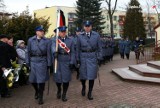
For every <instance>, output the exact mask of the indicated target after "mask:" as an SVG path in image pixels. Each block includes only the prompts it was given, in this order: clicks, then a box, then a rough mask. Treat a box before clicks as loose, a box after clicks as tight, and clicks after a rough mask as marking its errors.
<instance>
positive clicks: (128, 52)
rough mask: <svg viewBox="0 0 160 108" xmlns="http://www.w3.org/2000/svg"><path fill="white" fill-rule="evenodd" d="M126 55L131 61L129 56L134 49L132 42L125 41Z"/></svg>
mask: <svg viewBox="0 0 160 108" xmlns="http://www.w3.org/2000/svg"><path fill="white" fill-rule="evenodd" d="M124 47H125V48H124V53H125V54H126V57H127V59H129V55H130V50H131V48H132V44H131V41H130V40H125V41H124Z"/></svg>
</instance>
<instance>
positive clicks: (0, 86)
mask: <svg viewBox="0 0 160 108" xmlns="http://www.w3.org/2000/svg"><path fill="white" fill-rule="evenodd" d="M7 94H8V87H7V80H6V79H5V78H4V77H2V74H1V75H0V95H1V96H6V95H7Z"/></svg>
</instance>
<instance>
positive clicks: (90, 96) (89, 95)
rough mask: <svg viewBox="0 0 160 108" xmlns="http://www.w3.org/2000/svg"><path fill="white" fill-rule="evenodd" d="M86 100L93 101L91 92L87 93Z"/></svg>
mask: <svg viewBox="0 0 160 108" xmlns="http://www.w3.org/2000/svg"><path fill="white" fill-rule="evenodd" d="M88 99H89V100H93V97H92V93H91V92H88Z"/></svg>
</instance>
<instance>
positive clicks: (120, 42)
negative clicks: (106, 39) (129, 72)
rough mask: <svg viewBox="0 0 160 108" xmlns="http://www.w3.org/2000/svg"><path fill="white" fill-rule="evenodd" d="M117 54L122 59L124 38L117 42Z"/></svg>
mask: <svg viewBox="0 0 160 108" xmlns="http://www.w3.org/2000/svg"><path fill="white" fill-rule="evenodd" d="M118 48H119V53H120V56H121V58H122V59H124V48H125V47H124V38H123V37H121V40H119V42H118Z"/></svg>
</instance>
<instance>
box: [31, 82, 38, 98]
mask: <svg viewBox="0 0 160 108" xmlns="http://www.w3.org/2000/svg"><path fill="white" fill-rule="evenodd" d="M32 86H33V87H34V90H35V95H34V98H35V99H38V84H37V83H32Z"/></svg>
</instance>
